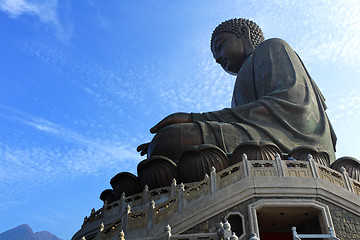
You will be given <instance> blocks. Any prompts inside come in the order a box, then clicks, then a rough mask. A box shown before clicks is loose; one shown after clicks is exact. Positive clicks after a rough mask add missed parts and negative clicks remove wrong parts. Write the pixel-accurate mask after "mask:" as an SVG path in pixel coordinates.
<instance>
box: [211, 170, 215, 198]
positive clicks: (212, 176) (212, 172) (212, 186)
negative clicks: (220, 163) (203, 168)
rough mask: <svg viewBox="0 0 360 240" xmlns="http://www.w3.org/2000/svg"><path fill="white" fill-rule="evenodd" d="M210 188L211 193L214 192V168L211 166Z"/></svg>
mask: <svg viewBox="0 0 360 240" xmlns="http://www.w3.org/2000/svg"><path fill="white" fill-rule="evenodd" d="M210 190H211V194H213V193H215V192H216V169H215V167H214V166H212V168H211V171H210Z"/></svg>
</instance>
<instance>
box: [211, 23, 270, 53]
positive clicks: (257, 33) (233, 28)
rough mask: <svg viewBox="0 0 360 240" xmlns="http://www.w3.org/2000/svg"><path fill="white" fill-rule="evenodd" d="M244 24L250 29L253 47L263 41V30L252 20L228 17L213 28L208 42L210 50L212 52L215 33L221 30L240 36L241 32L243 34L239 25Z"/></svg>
mask: <svg viewBox="0 0 360 240" xmlns="http://www.w3.org/2000/svg"><path fill="white" fill-rule="evenodd" d="M244 24H245V25H247V26H248V27H249V29H250V37H251V42H252V44H253V45H254V47H255V48H256V46H257V45H259V43H261V42H262V41H264V39H265V38H264V35H263V32H262V30H261V28H260V27H259V26H258V25H257V24H256V23H254V22H253V21H250V20H248V19H244V18H234V19H230V20H227V21H225V22H222V23H221V24H220V25H219V26H217V27H216V28H215V30H214V31H213V33H212V36H211V43H210V47H211V51H212V52H213V53H214V50H213V41H214V38H215V36H216V35H217V34H219V33H222V32H228V33H233V34H235V35H236V36H237V37H240V36H241V34H243V33H241V32H239V27H240V26H241V25H244Z"/></svg>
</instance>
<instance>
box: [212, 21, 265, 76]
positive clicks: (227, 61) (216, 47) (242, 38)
mask: <svg viewBox="0 0 360 240" xmlns="http://www.w3.org/2000/svg"><path fill="white" fill-rule="evenodd" d="M262 41H264V35H263V33H262V31H261V29H260V27H259V26H258V25H257V24H256V23H254V22H252V21H250V20H247V19H243V18H235V19H231V20H227V21H225V22H223V23H221V24H220V25H219V26H217V27H216V28H215V30H214V32H213V34H212V37H211V51H212V53H213V56H214V58H215V60H216V62H217V63H219V64H220V65H221V67H222V68H223V69H224V70H225V71H226V72H228V73H230V74H233V75H236V74H237V73H238V72H239V70H240V68H241V66H242V65H243V63H244V61H245V60H246V59H247V58H248V57H249V55H250V54H252V53H253V52H254V49H255V48H256V46H257V45H258V44H259V43H261V42H262Z"/></svg>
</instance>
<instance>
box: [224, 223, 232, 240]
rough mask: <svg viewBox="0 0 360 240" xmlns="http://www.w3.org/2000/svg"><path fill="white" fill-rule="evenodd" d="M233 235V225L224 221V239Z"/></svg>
mask: <svg viewBox="0 0 360 240" xmlns="http://www.w3.org/2000/svg"><path fill="white" fill-rule="evenodd" d="M230 237H231V226H230V223H229V222H228V221H227V220H226V221H225V222H224V239H228V238H230Z"/></svg>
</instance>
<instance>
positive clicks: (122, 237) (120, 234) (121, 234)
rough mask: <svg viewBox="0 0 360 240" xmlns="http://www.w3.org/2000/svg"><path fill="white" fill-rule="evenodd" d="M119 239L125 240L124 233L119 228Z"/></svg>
mask: <svg viewBox="0 0 360 240" xmlns="http://www.w3.org/2000/svg"><path fill="white" fill-rule="evenodd" d="M119 240H125V233H124V231H123V230H122V229H121V231H120V233H119Z"/></svg>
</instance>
